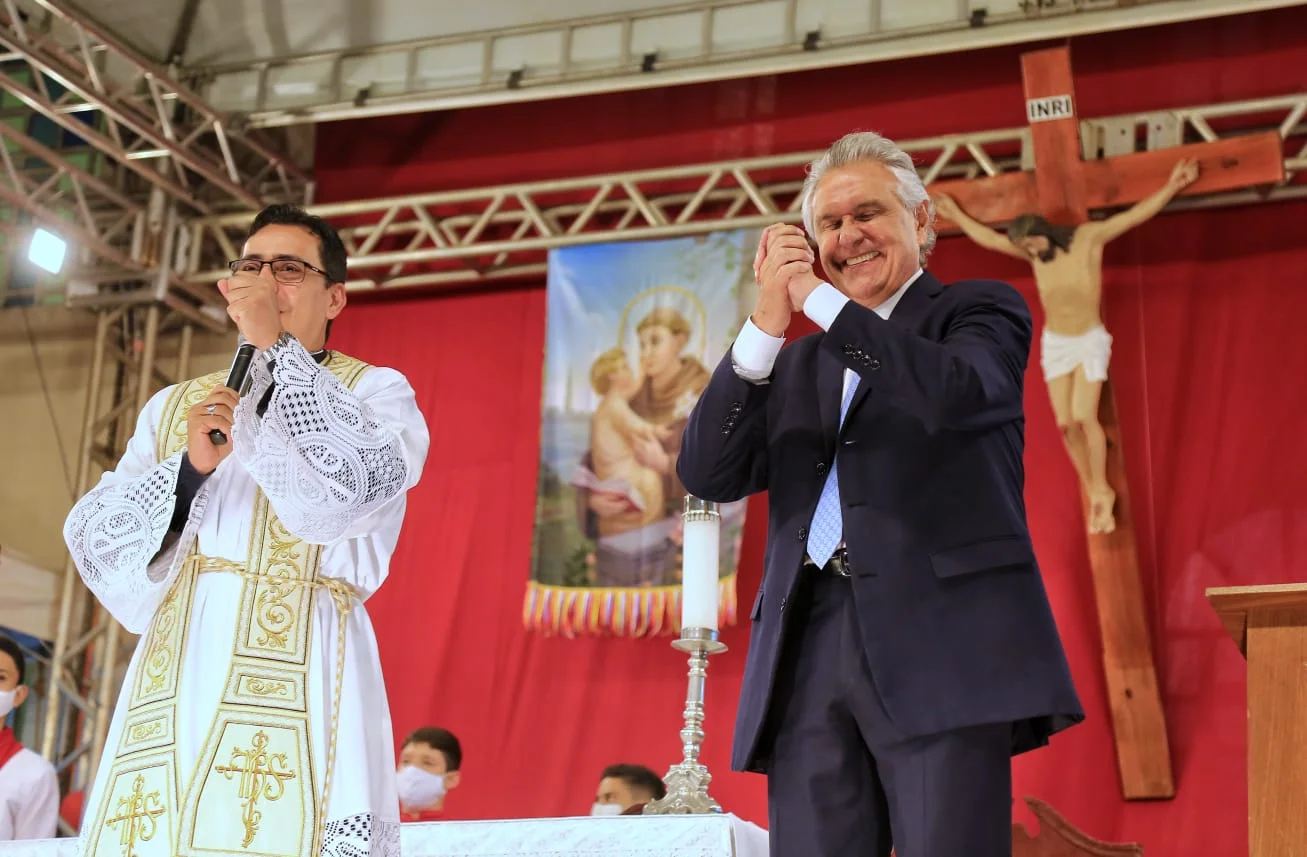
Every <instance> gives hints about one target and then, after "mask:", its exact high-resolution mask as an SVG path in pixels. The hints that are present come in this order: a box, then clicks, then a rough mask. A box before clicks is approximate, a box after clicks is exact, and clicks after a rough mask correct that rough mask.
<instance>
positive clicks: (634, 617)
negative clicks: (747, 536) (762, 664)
mask: <svg viewBox="0 0 1307 857" xmlns="http://www.w3.org/2000/svg"><path fill="white" fill-rule="evenodd" d="M717 604H718V607H717V625H718V627H719V628H724V627H726V626H728V625H734V624H735V620H736V608H737V605H736V597H735V575H734V574H732V575H730V576H729V577H723V578H721V579H720V580H719V581H718V583H717ZM522 621H523V622H524V623H525V624H526V627H527V629H528V630H531V631H540V632H543V633H545V634H562V635H563V636H564V637H575V636H577V635H585V636H615V637H646V636H648V637H655V636H658V635H660V634H679V633H681V588H680V587H679V586H655V587H647V588H643V589H628V588H619V589H594V588H591V587H586V586H575V587H560V586H543V585H541V584H538V583H536V582H534V581H532V582H531V583H530V584H528V586H527V592H526V602H525V604H524V605H523V608H522Z"/></svg>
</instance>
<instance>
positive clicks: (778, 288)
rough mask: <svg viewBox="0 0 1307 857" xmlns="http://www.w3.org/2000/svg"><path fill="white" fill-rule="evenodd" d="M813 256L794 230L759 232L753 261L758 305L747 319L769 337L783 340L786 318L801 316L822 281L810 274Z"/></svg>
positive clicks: (785, 226)
mask: <svg viewBox="0 0 1307 857" xmlns="http://www.w3.org/2000/svg"><path fill="white" fill-rule="evenodd" d="M816 260H817V256H816V254H815V253H814V252H813V249H812V245H811V244H809V243H808V236H807V234H806V233H805V232H804V231H803V230H802V229H801V228H799V227H798V226H792V225H790V224H788V223H777V224H773V225H772V226H768V227H767V228H766V229H764V230H763V233H762V239H761V240H760V241H759V242H758V252H757V254H756V255H755V256H754V258H753V277H754V279H755V280H756V281H757V283H758V303H757V305H756V306H755V307H754V311H753V315H752V316H750V318H751V319H752V320H753V323H754V325H755V326H756V327H757V328H758V329H759V330H761V331H762V332H763V333H766V334H767V335H769V336H783V335H784V334H785V330H786V328H788V327H789V326H790V317H791V316H792V315H793V314H794V313H796V312H803V303H804V301H806V300H807V299H808V295H810V294H812V290H813V289H815V288H817V286H819V285H821V283H822V281H821V279H820V278H818V277H817V275H816V274H815V273H813V270H812V266H813V265H814V264H815V263H816Z"/></svg>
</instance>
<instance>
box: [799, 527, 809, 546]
mask: <svg viewBox="0 0 1307 857" xmlns="http://www.w3.org/2000/svg"><path fill="white" fill-rule="evenodd" d="M798 538H799V541H801V542H806V541H807V540H808V528H807V527H799V532H798Z"/></svg>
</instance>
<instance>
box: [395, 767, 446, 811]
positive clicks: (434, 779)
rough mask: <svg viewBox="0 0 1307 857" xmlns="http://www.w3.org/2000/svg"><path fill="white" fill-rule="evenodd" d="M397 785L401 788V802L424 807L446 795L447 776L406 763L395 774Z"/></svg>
mask: <svg viewBox="0 0 1307 857" xmlns="http://www.w3.org/2000/svg"><path fill="white" fill-rule="evenodd" d="M395 786H396V788H397V789H398V790H399V800H400V803H402V804H404V805H405V806H409V807H413V808H415V809H422V808H423V807H428V806H431V805H432V804H434V803H435V802H436V801H438V800H440V799H441V798H442V797H444V794H445V777H444V775H443V774H433V773H431V772H430V771H424V770H422V769H421V768H418V767H414V766H413V765H406V766H404V767H403V768H400V769H399V773H397V774H395Z"/></svg>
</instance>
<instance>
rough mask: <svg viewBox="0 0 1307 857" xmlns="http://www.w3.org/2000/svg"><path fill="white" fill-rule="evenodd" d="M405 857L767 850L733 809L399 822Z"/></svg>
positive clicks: (758, 856) (65, 856) (50, 843)
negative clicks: (722, 811)
mask: <svg viewBox="0 0 1307 857" xmlns="http://www.w3.org/2000/svg"><path fill="white" fill-rule="evenodd" d="M400 842H401V848H402V853H403V857H543V855H548V857H767V831H765V830H763V829H762V828H760V827H758V826H757V825H756V824H753V823H752V822H748V821H744V820H743V819H741V818H737V817H736V816H734V815H729V814H727V815H719V814H716V813H713V814H710V815H623V816H617V817H616V818H589V817H582V818H522V819H506V820H502V821H433V822H427V823H423V824H405V825H404V826H403V827H402V828H401V832H400ZM78 844H79V840H76V839H47V840H39V841H30V842H11V843H0V857H79V853H80V852H79V849H78Z"/></svg>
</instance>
